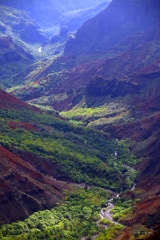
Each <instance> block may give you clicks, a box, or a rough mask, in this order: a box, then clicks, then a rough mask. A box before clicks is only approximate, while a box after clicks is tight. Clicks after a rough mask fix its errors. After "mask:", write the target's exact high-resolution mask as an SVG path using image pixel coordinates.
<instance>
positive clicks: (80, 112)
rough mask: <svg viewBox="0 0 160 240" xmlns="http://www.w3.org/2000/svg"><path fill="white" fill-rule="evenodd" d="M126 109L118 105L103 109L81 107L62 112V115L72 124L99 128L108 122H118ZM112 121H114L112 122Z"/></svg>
mask: <svg viewBox="0 0 160 240" xmlns="http://www.w3.org/2000/svg"><path fill="white" fill-rule="evenodd" d="M123 110H124V108H123V107H120V106H118V104H111V105H108V106H107V105H103V106H101V107H93V108H88V107H83V108H82V107H79V108H73V109H71V110H69V111H64V112H61V113H60V115H61V116H62V117H65V118H66V119H68V120H69V121H70V122H72V121H74V123H77V124H79V122H80V123H81V125H85V126H99V125H101V124H103V122H104V123H107V122H108V121H112V120H113V121H117V120H119V119H120V118H121V117H122V116H121V115H122V114H120V113H121V112H123ZM111 119H112V120H111Z"/></svg>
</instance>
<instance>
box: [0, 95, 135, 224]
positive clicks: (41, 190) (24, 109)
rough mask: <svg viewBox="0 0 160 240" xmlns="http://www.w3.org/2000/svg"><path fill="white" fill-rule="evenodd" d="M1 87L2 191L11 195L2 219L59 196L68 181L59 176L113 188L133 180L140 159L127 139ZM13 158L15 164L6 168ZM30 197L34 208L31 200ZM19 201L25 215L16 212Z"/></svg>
mask: <svg viewBox="0 0 160 240" xmlns="http://www.w3.org/2000/svg"><path fill="white" fill-rule="evenodd" d="M0 93H1V94H0V106H1V108H0V126H1V131H0V144H1V153H0V156H1V158H0V159H1V164H2V168H1V176H2V178H1V181H2V183H3V188H1V193H2V195H3V197H4V199H5V197H6V200H4V201H2V207H3V214H2V217H1V218H2V219H1V222H9V221H13V220H16V219H22V218H23V217H24V216H26V215H27V214H29V213H31V212H34V211H37V210H39V209H44V208H50V207H51V206H52V205H54V204H56V203H57V202H59V200H58V198H61V197H62V195H61V194H62V192H61V189H63V186H64V185H65V184H64V183H63V182H59V181H62V180H63V181H69V182H75V183H86V184H89V185H96V186H101V187H104V188H109V189H112V190H114V191H120V190H122V189H123V190H125V189H128V188H130V187H131V186H132V184H133V181H134V179H135V176H136V172H134V173H133V172H132V171H130V169H129V168H128V167H127V166H134V165H135V164H136V163H137V159H136V158H135V157H134V156H133V155H132V154H131V153H130V151H129V150H128V147H127V143H125V142H123V141H122V142H119V141H115V140H112V139H110V137H109V136H108V134H104V133H102V132H99V131H96V130H92V129H89V128H84V127H78V126H75V125H73V124H70V123H68V122H67V121H66V120H63V119H60V118H59V117H58V116H56V113H54V112H49V113H48V112H43V111H40V110H39V109H37V108H34V107H32V106H29V105H27V104H25V103H22V102H21V101H19V100H17V99H15V98H14V97H12V96H10V95H8V94H7V93H5V92H4V91H1V92H0ZM115 151H117V152H118V157H115ZM9 164H10V166H11V167H10V168H9V169H7V166H8V165H9ZM126 165H127V166H126ZM34 176H36V177H34ZM49 176H50V177H51V178H49ZM55 179H56V180H55ZM11 182H12V184H10V183H11ZM21 182H22V183H23V184H21ZM27 184H28V185H27ZM35 185H36V187H35ZM27 186H28V187H27ZM47 186H48V187H47ZM54 189H55V190H54ZM59 192H60V193H59ZM10 194H11V196H12V197H11V198H9V197H8V196H10ZM17 195H18V196H17ZM47 196H50V197H47ZM26 198H27V199H28V201H29V203H30V200H31V202H33V203H34V205H35V208H33V206H32V204H29V203H28V204H27V202H26V201H27V200H26ZM39 198H40V199H39ZM53 199H54V201H53ZM11 202H15V207H14V206H13V209H12V210H13V215H10V214H9V212H10V210H9V209H10V204H11ZM18 202H19V203H20V207H21V209H23V211H22V210H21V212H23V214H22V215H21V214H20V215H19V214H18V215H16V211H17V208H16V204H17V203H18ZM25 206H26V207H25ZM6 212H7V215H8V217H7V218H5V214H6ZM9 216H10V217H9Z"/></svg>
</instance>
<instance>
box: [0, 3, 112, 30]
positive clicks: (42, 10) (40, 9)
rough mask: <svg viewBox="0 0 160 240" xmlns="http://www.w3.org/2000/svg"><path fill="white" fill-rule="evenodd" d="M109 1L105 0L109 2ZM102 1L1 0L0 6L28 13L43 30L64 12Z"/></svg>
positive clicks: (94, 4)
mask: <svg viewBox="0 0 160 240" xmlns="http://www.w3.org/2000/svg"><path fill="white" fill-rule="evenodd" d="M110 1H111V0H107V2H110ZM102 2H106V1H104V0H95V1H92V0H86V1H79V0H74V1H73V0H67V1H64V0H39V1H37V0H33V1H31V2H28V1H27V0H23V1H21V0H13V1H10V0H1V2H0V4H5V5H7V6H12V7H14V8H18V9H21V10H25V11H28V12H29V13H30V15H31V16H32V18H33V19H34V20H36V22H37V23H39V24H40V25H41V27H43V28H46V27H47V28H48V27H52V26H53V24H54V22H55V21H56V20H57V19H58V18H59V17H60V16H61V15H62V14H63V13H65V12H67V11H73V10H78V9H86V8H90V7H91V6H96V5H98V4H100V3H102Z"/></svg>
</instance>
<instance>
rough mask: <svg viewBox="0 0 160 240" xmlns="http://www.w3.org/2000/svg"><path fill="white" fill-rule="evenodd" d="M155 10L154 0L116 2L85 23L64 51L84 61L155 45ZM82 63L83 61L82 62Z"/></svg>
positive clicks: (157, 31)
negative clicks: (147, 43) (146, 44)
mask: <svg viewBox="0 0 160 240" xmlns="http://www.w3.org/2000/svg"><path fill="white" fill-rule="evenodd" d="M159 9H160V2H159V1H158V0H156V1H154V2H153V1H151V0H148V1H132V0H131V1H123V0H120V1H116V0H113V1H112V2H111V4H110V5H109V7H108V8H107V9H106V10H104V11H103V12H101V13H100V14H98V15H97V16H96V17H94V18H93V19H90V20H88V21H87V22H86V23H85V24H84V25H83V27H82V28H80V29H79V30H78V32H77V34H76V37H75V39H72V40H70V41H69V42H68V43H67V45H66V52H67V53H70V54H73V55H74V56H78V55H81V56H83V55H84V59H88V57H89V56H90V57H92V56H94V59H95V58H101V57H107V56H108V57H112V56H113V55H114V54H116V55H117V54H119V53H121V52H124V51H125V50H130V49H134V48H137V47H138V46H141V45H143V44H144V42H153V41H155V42H156V43H158V42H159V27H160V26H159ZM83 61H84V60H83Z"/></svg>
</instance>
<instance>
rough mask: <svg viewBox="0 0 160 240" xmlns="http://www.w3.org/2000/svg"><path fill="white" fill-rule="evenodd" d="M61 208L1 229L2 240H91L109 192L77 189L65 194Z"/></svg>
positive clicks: (97, 230) (40, 213) (42, 212)
mask: <svg viewBox="0 0 160 240" xmlns="http://www.w3.org/2000/svg"><path fill="white" fill-rule="evenodd" d="M65 195H66V198H65V202H64V204H63V205H62V206H59V207H56V208H54V209H52V210H50V211H49V210H46V211H40V212H36V213H34V214H33V215H31V216H30V217H29V218H28V219H26V220H25V221H23V222H22V221H21V222H16V223H12V224H8V225H3V226H2V227H1V229H0V238H1V239H2V240H13V239H14V240H20V239H23V240H29V239H32V240H36V239H46V240H47V239H52V240H54V239H55V240H63V239H67V240H78V239H81V237H83V236H87V239H91V238H90V237H91V236H92V235H97V234H98V233H99V232H100V228H99V227H98V226H97V225H96V221H97V220H98V219H99V215H98V213H99V211H100V207H101V204H103V203H104V202H106V203H107V199H108V198H109V195H110V194H109V193H108V192H106V191H104V190H102V189H100V188H92V189H89V190H85V189H78V188H77V189H75V190H73V191H72V192H70V193H69V192H66V193H65Z"/></svg>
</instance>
